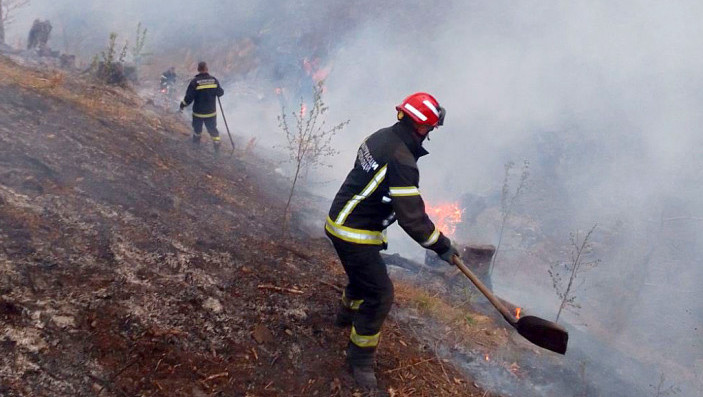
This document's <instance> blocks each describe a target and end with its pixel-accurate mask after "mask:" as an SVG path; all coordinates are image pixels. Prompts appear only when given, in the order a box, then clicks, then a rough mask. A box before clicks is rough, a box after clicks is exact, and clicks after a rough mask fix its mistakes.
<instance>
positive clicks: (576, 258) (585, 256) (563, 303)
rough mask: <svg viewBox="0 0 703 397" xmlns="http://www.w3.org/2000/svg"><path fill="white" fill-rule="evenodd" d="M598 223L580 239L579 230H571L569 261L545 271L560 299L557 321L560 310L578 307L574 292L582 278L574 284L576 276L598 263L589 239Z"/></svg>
mask: <svg viewBox="0 0 703 397" xmlns="http://www.w3.org/2000/svg"><path fill="white" fill-rule="evenodd" d="M597 226H598V225H593V227H592V228H591V230H589V231H588V233H586V235H585V236H584V237H583V239H581V237H580V235H579V232H578V231H576V232H573V233H571V235H570V236H569V239H570V240H571V259H570V261H569V262H558V263H555V264H552V265H551V266H550V267H549V270H548V271H547V272H548V273H549V276H550V277H551V278H552V287H554V291H555V292H556V294H557V296H558V297H559V299H560V304H559V310H558V311H557V317H556V320H554V321H555V322H559V317H560V316H561V312H562V311H563V310H564V309H566V308H569V307H571V308H573V309H579V308H580V307H581V306H579V304H578V303H576V295H574V293H575V292H576V290H577V289H578V287H580V286H582V285H583V279H579V281H581V283H580V284H579V285H576V279H577V278H578V276H579V275H580V274H581V273H583V272H585V271H587V270H590V269H592V268H594V267H596V266H598V265H599V264H600V259H594V258H593V247H592V246H591V243H590V241H589V240H590V239H591V235H592V234H593V231H595V230H596V227H597Z"/></svg>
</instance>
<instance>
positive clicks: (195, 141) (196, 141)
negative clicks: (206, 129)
mask: <svg viewBox="0 0 703 397" xmlns="http://www.w3.org/2000/svg"><path fill="white" fill-rule="evenodd" d="M193 145H196V146H198V145H200V135H198V134H193Z"/></svg>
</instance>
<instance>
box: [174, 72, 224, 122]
mask: <svg viewBox="0 0 703 397" xmlns="http://www.w3.org/2000/svg"><path fill="white" fill-rule="evenodd" d="M224 93H225V91H224V90H223V89H222V86H220V82H219V81H217V79H216V78H214V77H212V76H210V75H209V74H208V73H200V74H198V75H197V76H195V77H194V78H193V80H191V81H190V84H188V90H187V91H186V96H185V97H184V98H183V102H182V106H188V105H190V104H191V102H192V103H193V116H194V117H200V118H209V117H215V116H217V97H220V96H222V95H224Z"/></svg>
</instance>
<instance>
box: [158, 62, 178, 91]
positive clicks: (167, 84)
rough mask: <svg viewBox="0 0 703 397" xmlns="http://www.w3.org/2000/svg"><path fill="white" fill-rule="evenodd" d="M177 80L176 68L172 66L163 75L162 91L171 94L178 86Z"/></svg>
mask: <svg viewBox="0 0 703 397" xmlns="http://www.w3.org/2000/svg"><path fill="white" fill-rule="evenodd" d="M176 79H178V75H177V74H176V68H175V67H174V66H171V67H170V68H168V70H166V71H165V72H163V73H162V74H161V91H162V92H165V93H166V94H170V93H171V91H172V90H173V87H174V86H175V85H176Z"/></svg>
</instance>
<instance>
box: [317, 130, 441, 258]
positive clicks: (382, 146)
mask: <svg viewBox="0 0 703 397" xmlns="http://www.w3.org/2000/svg"><path fill="white" fill-rule="evenodd" d="M413 134H415V132H414V131H413V129H412V126H409V125H407V124H405V123H402V122H398V123H396V124H394V125H393V126H391V127H389V128H384V129H381V130H379V131H377V132H375V133H373V134H372V135H371V136H369V137H368V138H366V140H365V141H364V142H363V143H362V144H361V146H360V147H359V150H358V152H357V157H356V161H355V162H354V168H353V169H352V170H351V171H350V172H349V174H348V175H347V178H346V180H345V181H344V183H343V184H342V187H341V188H340V189H339V191H338V192H337V195H336V197H335V199H334V201H333V202H332V207H331V208H330V212H329V216H328V217H327V221H326V223H325V230H326V231H327V233H329V234H330V235H332V236H334V237H336V238H339V239H341V240H344V241H347V242H350V243H356V244H372V245H382V246H385V245H386V241H387V240H386V237H385V229H386V228H387V227H388V226H390V225H391V224H392V223H393V222H395V220H398V224H400V226H401V227H402V228H403V230H405V232H406V233H408V234H409V235H410V237H412V238H413V239H414V240H415V241H417V242H418V243H420V244H421V245H422V246H423V247H425V248H428V249H431V250H433V251H435V252H437V253H439V254H442V253H444V252H446V251H447V249H449V245H450V241H449V239H448V238H446V237H445V236H444V235H443V234H442V233H441V232H440V231H439V230H437V228H436V227H435V225H434V223H432V221H431V220H430V218H429V217H428V216H427V213H426V212H425V203H424V201H423V200H422V196H420V190H419V181H420V173H419V171H418V168H417V160H418V159H419V158H420V157H421V156H424V155H425V154H427V151H426V150H425V149H424V148H423V147H422V145H421V142H420V141H419V140H417V139H416V138H414V137H413Z"/></svg>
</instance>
